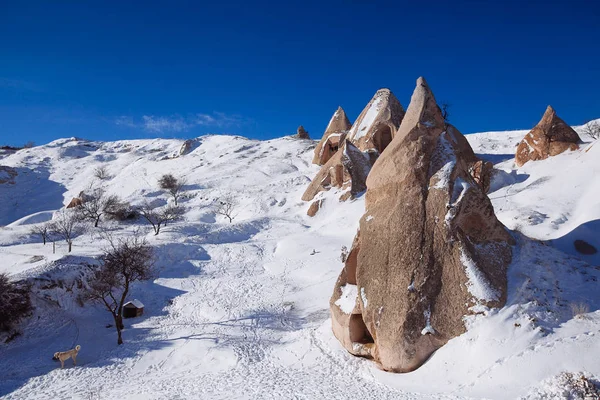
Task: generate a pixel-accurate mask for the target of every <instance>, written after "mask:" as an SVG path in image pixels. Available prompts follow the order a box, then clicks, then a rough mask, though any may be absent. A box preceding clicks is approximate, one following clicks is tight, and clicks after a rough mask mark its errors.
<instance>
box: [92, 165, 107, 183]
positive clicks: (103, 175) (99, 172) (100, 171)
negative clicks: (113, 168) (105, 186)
mask: <svg viewBox="0 0 600 400" xmlns="http://www.w3.org/2000/svg"><path fill="white" fill-rule="evenodd" d="M94 176H95V177H96V178H98V179H100V180H101V181H102V180H104V179H108V178H109V175H108V170H107V169H106V167H105V166H101V167H97V168H96V169H95V170H94Z"/></svg>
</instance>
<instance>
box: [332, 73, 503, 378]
mask: <svg viewBox="0 0 600 400" xmlns="http://www.w3.org/2000/svg"><path fill="white" fill-rule="evenodd" d="M447 128H448V127H447V126H446V125H445V123H444V119H443V118H442V114H441V111H440V109H439V107H438V106H437V104H436V101H435V98H434V96H433V93H432V92H431V90H430V89H429V87H428V85H427V83H426V82H425V80H424V79H423V78H419V80H418V81H417V87H416V89H415V91H414V93H413V96H412V99H411V103H410V106H409V108H408V110H407V113H406V116H405V117H404V120H403V122H402V125H401V126H400V128H399V130H398V132H397V133H396V135H395V137H394V139H393V141H392V142H391V144H390V145H389V146H388V148H387V149H386V150H385V152H383V153H382V154H381V156H380V157H379V158H378V159H377V161H376V162H375V164H374V165H373V167H372V169H371V172H370V174H369V176H368V178H367V188H368V189H367V192H366V202H365V208H366V211H365V214H364V215H363V217H362V218H361V220H360V228H359V234H357V236H356V238H355V241H354V243H353V246H352V249H351V251H350V254H349V255H348V258H347V260H346V263H345V266H344V269H343V271H342V272H341V274H340V277H339V279H338V282H337V283H336V287H335V289H334V293H333V295H332V297H331V301H330V309H331V315H332V325H333V332H334V334H335V336H336V337H337V338H338V339H339V340H340V342H341V343H342V344H343V345H344V347H345V348H346V349H347V350H348V351H349V352H350V353H352V354H355V355H357V356H365V357H370V358H373V359H374V360H375V361H376V362H378V363H379V364H380V365H381V367H382V368H383V369H385V370H388V371H394V372H408V371H412V370H414V369H416V368H418V367H419V366H420V365H422V364H423V362H425V360H427V358H428V357H429V356H430V355H431V354H432V353H433V352H434V351H435V350H436V349H437V348H439V347H440V346H442V345H443V344H445V343H446V342H447V341H448V340H449V339H451V338H453V337H455V336H457V335H460V334H461V333H463V332H464V331H465V327H464V322H463V317H464V316H465V315H468V314H471V313H474V312H479V311H481V310H483V309H484V307H499V306H502V305H503V304H504V302H505V301H506V268H507V266H508V264H509V263H510V261H511V257H512V249H511V244H512V243H513V239H512V237H511V236H510V234H509V233H508V232H507V230H506V229H505V227H504V226H503V225H502V224H501V223H500V222H499V221H498V220H497V218H496V217H495V214H494V209H493V207H492V204H491V202H490V200H489V199H488V197H487V196H486V195H485V192H484V191H483V190H482V188H481V187H480V186H479V185H478V184H477V183H476V182H475V180H474V179H473V177H472V176H471V173H470V171H469V162H468V161H467V160H466V159H468V158H469V157H470V156H469V155H468V154H469V149H470V146H469V148H466V147H465V143H466V140H464V137H462V135H460V132H458V131H457V130H456V129H447ZM467 144H468V143H467ZM471 153H472V150H471ZM353 302H354V303H353Z"/></svg>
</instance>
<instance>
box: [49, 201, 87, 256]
mask: <svg viewBox="0 0 600 400" xmlns="http://www.w3.org/2000/svg"><path fill="white" fill-rule="evenodd" d="M50 226H51V231H52V232H53V233H55V234H56V235H58V236H60V237H61V238H63V239H64V240H65V242H67V244H68V245H69V253H70V252H71V249H72V247H73V239H74V238H75V237H77V236H78V235H80V234H81V233H83V231H84V229H83V226H82V225H81V224H80V223H79V218H78V217H77V213H76V212H75V211H70V210H61V211H59V213H58V215H57V216H56V218H55V219H53V220H52V223H51V225H50Z"/></svg>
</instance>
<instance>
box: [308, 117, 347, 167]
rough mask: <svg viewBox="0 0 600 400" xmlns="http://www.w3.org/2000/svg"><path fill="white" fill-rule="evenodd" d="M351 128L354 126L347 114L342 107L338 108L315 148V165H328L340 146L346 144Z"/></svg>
mask: <svg viewBox="0 0 600 400" xmlns="http://www.w3.org/2000/svg"><path fill="white" fill-rule="evenodd" d="M351 127H352V124H351V123H350V120H349V119H348V117H347V116H346V112H345V111H344V109H343V108H342V107H338V109H337V110H336V111H335V113H334V114H333V116H332V117H331V120H330V121H329V124H328V125H327V128H326V129H325V133H324V134H323V137H322V138H321V141H320V142H319V144H317V147H315V155H314V157H313V164H317V165H324V164H326V163H327V161H329V159H330V158H331V157H333V155H334V154H335V153H336V152H337V151H338V150H339V147H340V145H341V144H342V143H343V142H344V138H345V137H346V133H348V131H349V130H350V128H351Z"/></svg>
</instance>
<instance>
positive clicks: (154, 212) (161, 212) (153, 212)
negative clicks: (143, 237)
mask: <svg viewBox="0 0 600 400" xmlns="http://www.w3.org/2000/svg"><path fill="white" fill-rule="evenodd" d="M138 212H139V214H140V215H141V216H142V217H144V218H145V219H146V221H148V222H149V223H150V225H152V228H153V229H154V235H158V234H159V233H160V228H161V227H162V226H166V225H167V223H168V222H173V221H177V220H178V219H180V218H182V216H183V213H184V210H183V208H182V207H179V206H175V205H172V204H168V205H166V206H164V207H158V206H156V204H153V203H149V202H145V203H144V204H142V206H141V207H139V208H138Z"/></svg>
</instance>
